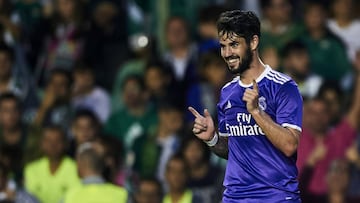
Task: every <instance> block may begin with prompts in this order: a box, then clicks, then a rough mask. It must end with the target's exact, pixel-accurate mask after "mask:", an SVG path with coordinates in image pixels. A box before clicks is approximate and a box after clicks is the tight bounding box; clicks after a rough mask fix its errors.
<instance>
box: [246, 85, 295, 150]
mask: <svg viewBox="0 0 360 203" xmlns="http://www.w3.org/2000/svg"><path fill="white" fill-rule="evenodd" d="M253 87H254V88H253V89H250V88H248V89H246V91H245V93H244V96H243V100H244V101H245V102H246V108H247V110H248V112H249V113H250V114H251V115H252V116H253V118H254V119H255V121H256V123H257V124H258V125H259V126H260V127H261V129H262V130H263V131H264V133H265V135H266V137H267V138H268V139H269V140H270V142H271V143H272V144H273V145H274V146H275V147H276V148H277V149H279V150H280V151H282V152H283V153H284V154H285V155H286V156H288V157H290V156H292V155H293V154H294V153H295V152H296V150H297V146H298V143H299V137H300V131H298V130H295V129H292V128H284V127H282V126H280V125H279V124H277V123H275V122H274V121H273V120H272V119H271V117H270V116H269V115H268V114H267V113H266V112H264V111H262V110H260V108H259V104H258V99H259V87H258V85H257V83H256V81H255V80H254V81H253Z"/></svg>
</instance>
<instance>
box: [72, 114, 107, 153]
mask: <svg viewBox="0 0 360 203" xmlns="http://www.w3.org/2000/svg"><path fill="white" fill-rule="evenodd" d="M100 131H101V125H100V122H99V120H98V118H97V117H96V115H95V114H94V113H93V112H92V111H89V110H79V111H76V113H75V115H74V119H73V121H72V124H71V135H72V140H71V143H70V148H69V150H68V152H69V155H70V156H71V157H74V158H75V152H76V149H77V148H78V146H80V145H81V144H83V143H85V142H92V141H94V140H95V139H96V138H97V137H98V136H99V133H100Z"/></svg>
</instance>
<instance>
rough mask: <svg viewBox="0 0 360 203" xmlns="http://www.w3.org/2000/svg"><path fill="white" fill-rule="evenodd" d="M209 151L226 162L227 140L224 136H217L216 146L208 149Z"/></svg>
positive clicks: (227, 152)
mask: <svg viewBox="0 0 360 203" xmlns="http://www.w3.org/2000/svg"><path fill="white" fill-rule="evenodd" d="M210 149H211V151H213V152H214V153H215V154H216V155H218V156H219V157H221V158H224V159H226V160H227V159H228V154H229V148H228V138H227V137H224V136H219V139H218V141H217V143H216V145H214V146H212V147H210Z"/></svg>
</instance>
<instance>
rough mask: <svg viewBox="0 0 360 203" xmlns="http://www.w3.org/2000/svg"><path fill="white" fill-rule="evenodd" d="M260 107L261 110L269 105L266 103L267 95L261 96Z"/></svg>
mask: <svg viewBox="0 0 360 203" xmlns="http://www.w3.org/2000/svg"><path fill="white" fill-rule="evenodd" d="M259 107H260V109H261V110H263V111H265V109H266V107H267V105H266V99H265V97H263V96H261V97H259Z"/></svg>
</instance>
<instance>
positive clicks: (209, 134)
mask: <svg viewBox="0 0 360 203" xmlns="http://www.w3.org/2000/svg"><path fill="white" fill-rule="evenodd" d="M188 109H189V111H190V112H191V113H192V114H193V115H194V116H195V121H194V127H193V130H192V131H193V133H194V134H195V135H196V136H197V137H198V138H199V139H201V140H203V141H209V140H211V139H212V138H213V136H214V133H215V127H214V121H213V119H212V118H211V115H210V113H209V111H208V110H207V109H205V110H204V116H202V115H201V114H200V113H199V112H197V111H196V110H195V109H194V108H193V107H189V108H188Z"/></svg>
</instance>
